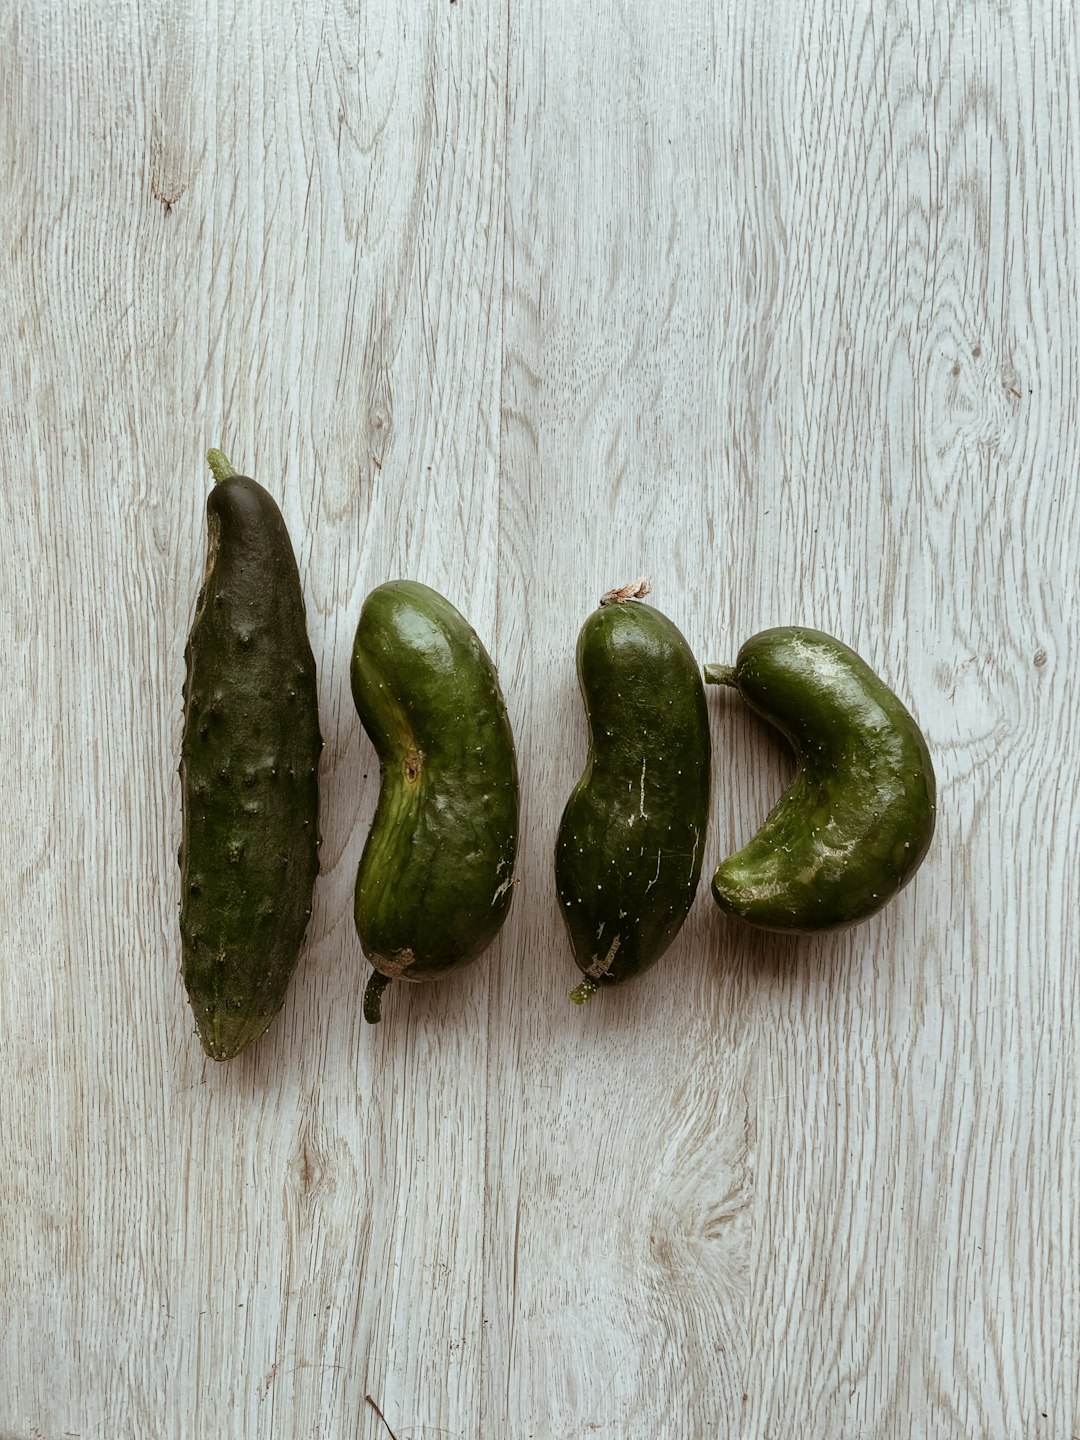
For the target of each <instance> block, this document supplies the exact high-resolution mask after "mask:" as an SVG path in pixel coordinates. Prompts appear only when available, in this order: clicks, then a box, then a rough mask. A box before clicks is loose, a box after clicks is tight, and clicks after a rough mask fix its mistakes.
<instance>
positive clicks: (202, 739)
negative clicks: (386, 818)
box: [179, 450, 322, 1060]
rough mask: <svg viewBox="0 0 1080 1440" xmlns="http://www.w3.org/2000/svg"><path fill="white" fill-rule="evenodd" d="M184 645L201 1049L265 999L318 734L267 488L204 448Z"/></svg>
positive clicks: (276, 976) (301, 893)
mask: <svg viewBox="0 0 1080 1440" xmlns="http://www.w3.org/2000/svg"><path fill="white" fill-rule="evenodd" d="M208 459H209V461H210V465H211V468H212V470H213V471H214V475H215V479H216V481H217V483H216V484H215V487H214V489H213V490H212V491H211V493H210V495H209V496H208V498H207V502H206V517H207V559H206V573H205V576H204V579H203V584H202V589H201V590H200V593H199V597H198V600H197V602H196V606H195V618H194V621H193V623H192V627H191V634H190V636H189V637H188V642H187V648H186V651H185V661H186V666H187V676H186V680H185V683H184V692H183V693H184V727H183V739H182V743H181V758H180V782H181V796H182V807H183V838H182V841H181V845H180V854H179V861H180V884H181V903H180V935H181V941H182V951H183V978H184V984H185V986H186V987H187V993H188V998H189V1000H190V1002H191V1008H192V1010H193V1012H194V1015H195V1025H196V1028H197V1030H198V1035H199V1039H200V1040H201V1042H202V1046H203V1049H204V1050H205V1051H206V1053H207V1055H209V1056H210V1058H211V1059H212V1060H228V1059H230V1058H231V1057H232V1056H234V1055H238V1054H239V1053H240V1051H241V1050H243V1049H244V1048H245V1047H246V1046H248V1045H250V1044H251V1042H252V1041H253V1040H255V1039H257V1038H258V1037H259V1036H260V1035H261V1034H262V1033H263V1031H264V1030H266V1028H267V1026H268V1025H269V1024H270V1022H271V1021H272V1020H273V1018H274V1016H275V1015H276V1014H277V1012H278V1010H280V1008H281V1005H282V1003H283V1001H284V999H285V991H286V988H287V986H288V983H289V978H290V976H291V975H292V973H293V970H294V969H295V966H296V961H297V956H298V954H299V951H300V946H301V942H302V941H303V938H304V931H305V930H306V928H307V923H308V918H309V916H310V915H311V895H312V888H313V886H314V884H315V876H316V875H317V873H318V869H319V856H318V849H319V832H318V773H317V772H318V763H319V752H320V751H321V749H322V738H321V736H320V734H319V716H318V702H317V697H316V688H315V661H314V658H313V656H312V653H311V646H310V644H309V643H308V637H307V629H306V626H305V614H304V600H303V595H302V593H301V589H300V577H299V574H298V572H297V568H296V559H295V557H294V555H293V550H292V546H291V544H290V543H289V535H288V532H287V530H286V528H285V522H284V520H283V519H282V516H281V512H280V510H279V509H278V507H277V505H276V504H275V503H274V501H273V499H272V498H271V497H270V495H268V494H267V492H266V491H265V490H264V489H263V488H262V486H261V485H258V484H256V482H255V481H254V480H251V479H249V478H247V477H246V476H242V475H238V474H237V473H236V472H235V471H234V470H233V469H232V467H231V466H230V465H229V463H228V461H227V460H226V459H225V457H224V456H223V455H222V454H221V453H220V451H216V450H212V451H210V454H209V456H208Z"/></svg>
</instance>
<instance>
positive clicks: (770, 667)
mask: <svg viewBox="0 0 1080 1440" xmlns="http://www.w3.org/2000/svg"><path fill="white" fill-rule="evenodd" d="M705 678H706V680H708V681H709V682H710V683H711V684H722V685H731V686H734V687H735V689H737V690H738V692H739V694H740V695H741V696H742V697H743V699H744V700H745V701H746V702H747V704H748V705H750V706H751V708H752V709H754V710H756V711H757V712H758V714H759V715H761V716H763V717H764V718H765V719H766V720H768V721H769V722H770V723H771V724H773V725H775V726H776V727H777V728H778V729H779V730H781V731H782V732H783V734H784V735H785V736H786V737H787V739H788V740H789V741H790V742H791V745H792V747H793V749H794V751H795V757H796V761H797V764H796V769H795V775H794V778H793V779H792V781H791V784H790V785H789V786H788V787H787V789H786V790H785V791H784V793H783V794H782V795H781V797H780V799H779V800H778V801H777V803H776V805H775V806H774V807H773V809H772V810H771V811H770V812H769V814H768V816H767V818H766V819H765V821H764V823H763V824H762V826H761V828H760V829H759V830H758V832H757V833H756V834H755V835H754V837H753V838H752V839H751V840H750V841H749V842H748V844H746V845H745V846H744V847H743V848H742V849H741V850H739V851H738V852H737V853H736V854H734V855H730V856H728V858H727V859H726V860H724V861H723V862H722V863H721V864H720V865H719V866H718V867H717V870H716V874H715V875H714V876H713V882H712V893H713V898H714V899H715V901H716V903H717V904H718V905H719V906H720V908H721V909H722V910H724V911H726V912H727V913H728V914H730V915H734V916H736V917H737V918H738V919H740V920H745V921H746V922H747V924H749V925H753V926H756V927H757V928H758V929H761V930H778V931H792V932H796V933H810V932H814V931H820V930H838V929H843V928H845V927H846V926H849V925H854V924H856V923H857V922H859V921H860V920H865V919H867V918H868V917H869V916H871V915H874V914H876V912H877V911H879V910H880V909H881V908H882V906H884V905H885V904H887V903H888V901H890V900H891V899H892V898H893V897H894V896H895V895H897V894H898V893H899V892H900V891H901V890H902V889H903V888H904V886H905V885H906V884H907V883H908V881H909V880H910V879H911V877H912V876H913V875H914V874H915V872H916V870H917V869H918V868H919V866H920V865H921V864H922V861H923V859H924V857H925V855H926V852H927V850H928V849H929V846H930V841H931V839H932V838H933V834H934V826H935V823H936V818H937V782H936V780H935V777H934V767H933V764H932V762H931V759H930V753H929V751H928V749H927V746H926V741H925V739H924V738H923V735H922V732H921V731H920V729H919V727H918V725H917V724H916V723H915V721H914V719H913V718H912V716H911V715H910V714H909V712H908V711H907V710H906V709H905V708H904V706H903V704H902V703H901V702H900V700H899V699H898V698H897V697H896V696H895V695H894V694H893V692H892V691H891V690H890V689H889V687H888V686H887V685H886V684H885V683H884V681H882V680H881V679H879V678H878V676H877V675H875V673H874V672H873V670H871V668H870V666H869V665H867V663H866V662H865V660H863V659H862V658H861V657H860V656H859V655H857V654H856V653H855V651H854V650H852V649H850V648H849V647H848V646H847V645H845V644H843V642H842V641H840V640H837V639H835V638H834V637H833V636H831V635H826V634H824V633H823V632H822V631H820V630H809V629H806V628H805V627H799V626H783V627H780V628H778V629H774V630H763V631H762V632H761V633H760V634H758V635H754V636H752V637H751V639H749V640H747V642H746V644H745V645H743V646H742V648H741V649H740V651H739V654H738V658H737V659H736V662H735V664H734V666H724V665H707V666H706V667H705Z"/></svg>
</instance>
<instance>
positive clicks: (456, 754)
mask: <svg viewBox="0 0 1080 1440" xmlns="http://www.w3.org/2000/svg"><path fill="white" fill-rule="evenodd" d="M352 691H353V698H354V700H355V702H356V708H357V711H358V713H359V715H360V720H361V723H362V724H363V727H364V729H365V730H366V732H367V734H368V736H369V737H370V739H371V742H372V744H373V745H374V746H375V750H376V753H377V754H378V757H379V764H380V767H381V785H380V790H379V800H378V804H377V806H376V809H375V818H374V820H373V821H372V826H371V832H370V834H369V835H368V838H367V842H366V844H365V846H364V851H363V855H362V856H361V859H360V866H359V869H358V871H357V876H356V901H355V918H356V929H357V933H358V934H359V936H360V943H361V945H362V946H363V949H364V953H365V955H366V956H367V958H368V960H369V961H370V962H371V965H372V967H373V970H374V973H373V974H372V976H371V979H370V981H369V983H368V987H367V992H366V994H365V997H364V1015H365V1018H366V1019H367V1020H368V1021H369V1022H371V1023H372V1024H374V1023H377V1021H378V1020H379V1017H380V1011H381V996H382V991H383V989H384V988H385V987H386V985H387V984H388V983H389V982H390V980H392V979H399V978H400V979H403V980H418V981H419V980H434V979H437V978H438V977H439V976H442V975H445V974H447V973H448V972H449V971H451V970H456V969H458V968H459V967H460V966H462V965H467V964H468V963H469V962H470V961H472V960H475V959H476V958H477V957H478V956H479V955H480V954H481V952H482V951H484V950H485V949H486V948H487V947H488V945H490V943H491V941H492V940H493V939H494V938H495V935H496V933H497V932H498V930H499V927H500V926H501V925H502V923H503V921H504V920H505V919H506V914H507V911H508V910H509V908H510V902H511V900H512V898H513V886H514V865H515V861H516V858H517V840H518V776H517V760H516V757H515V754H514V738H513V735H512V734H511V730H510V721H509V719H508V718H507V714H506V705H505V702H504V700H503V695H502V691H501V690H500V688H499V679H498V675H497V674H496V671H495V666H494V665H493V664H492V662H491V658H490V656H489V655H488V653H487V651H486V650H485V649H484V647H483V645H482V644H481V643H480V640H479V638H478V636H477V634H476V632H475V631H474V630H473V628H472V626H471V625H470V624H469V623H468V621H467V620H466V619H465V618H464V616H462V615H461V614H460V613H459V612H458V611H457V610H456V609H455V608H454V606H453V605H451V604H450V602H449V601H448V600H446V599H444V598H443V596H441V595H439V594H438V593H437V592H436V591H434V590H431V589H429V588H428V586H426V585H420V584H418V583H416V582H415V581H411V580H396V581H391V582H389V583H387V584H385V585H380V586H378V588H377V589H375V590H373V591H372V592H371V594H370V595H369V596H368V597H367V599H366V600H365V601H364V606H363V609H362V611H361V614H360V622H359V624H358V625H357V628H356V639H355V643H354V645H353V656H352Z"/></svg>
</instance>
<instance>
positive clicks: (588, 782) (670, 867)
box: [555, 601, 712, 986]
mask: <svg viewBox="0 0 1080 1440" xmlns="http://www.w3.org/2000/svg"><path fill="white" fill-rule="evenodd" d="M577 670H578V683H579V685H580V688H581V695H582V699H583V700H584V703H585V713H586V716H587V718H588V724H589V756H588V760H587V763H586V767H585V770H584V772H583V774H582V776H581V779H580V780H579V781H578V783H577V785H576V786H575V788H574V790H573V792H572V793H571V795H570V798H569V800H568V801H567V804H566V808H565V810H564V811H563V816H562V820H561V823H560V825H559V833H558V837H557V840H556V845H555V886H556V890H557V892H558V896H559V903H560V905H561V908H562V912H563V918H564V920H565V921H566V927H567V930H568V932H569V936H570V943H571V946H572V948H573V952H574V960H575V962H576V964H577V967H578V969H579V970H580V971H581V972H582V973H583V974H584V975H585V976H587V977H588V978H589V979H590V980H591V981H592V982H593V983H594V984H595V985H597V986H610V985H619V984H622V983H624V982H625V981H627V980H631V979H634V978H636V977H637V976H638V975H641V974H642V973H643V972H644V971H645V970H647V969H648V968H649V967H650V966H651V965H653V964H655V963H656V961H657V960H659V959H660V957H661V955H662V954H663V953H664V951H665V950H666V949H667V948H668V946H669V945H670V944H671V942H672V941H673V940H674V938H675V936H676V935H677V934H678V932H679V930H680V928H681V927H682V924H683V922H684V921H685V919H686V917H687V915H688V914H689V911H690V907H691V905H692V904H693V901H694V896H695V895H696V893H697V888H698V881H699V879H700V876H701V864H702V858H703V854H704V849H705V843H704V842H705V830H706V825H707V823H708V814H709V778H710V768H711V754H712V744H711V740H710V736H709V717H708V710H707V707H706V703H705V692H704V687H703V686H702V683H701V675H700V672H699V670H698V665H697V661H696V660H695V659H694V656H693V653H692V652H691V650H690V647H689V645H688V644H687V643H686V640H685V639H684V638H683V636H682V635H681V634H680V632H679V630H678V629H677V628H676V627H675V625H673V624H672V622H671V621H670V620H669V619H668V618H667V616H665V615H663V614H661V612H660V611H659V610H656V609H654V608H653V607H652V606H650V605H645V604H642V603H641V602H639V601H632V602H628V603H625V604H613V605H608V606H603V607H601V608H600V609H598V610H595V611H593V613H592V614H591V615H590V616H589V617H588V618H587V619H586V621H585V624H584V625H583V626H582V629H581V633H580V635H579V636H578V644H577ZM642 812H644V814H643V813H642ZM616 940H617V941H618V944H617V945H616V946H615V948H614V951H613V950H612V946H613V943H614V942H615V941H616Z"/></svg>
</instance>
